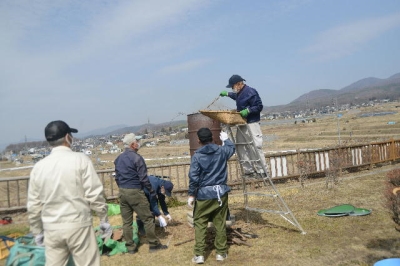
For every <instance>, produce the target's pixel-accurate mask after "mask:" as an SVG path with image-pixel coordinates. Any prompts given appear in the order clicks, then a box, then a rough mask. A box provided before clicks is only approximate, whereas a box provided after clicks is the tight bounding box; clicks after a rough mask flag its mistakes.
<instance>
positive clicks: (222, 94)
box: [219, 91, 228, 97]
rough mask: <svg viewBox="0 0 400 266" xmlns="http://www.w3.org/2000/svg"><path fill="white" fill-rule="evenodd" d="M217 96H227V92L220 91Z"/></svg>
mask: <svg viewBox="0 0 400 266" xmlns="http://www.w3.org/2000/svg"><path fill="white" fill-rule="evenodd" d="M219 96H222V97H225V96H228V92H227V91H221V93H220V94H219Z"/></svg>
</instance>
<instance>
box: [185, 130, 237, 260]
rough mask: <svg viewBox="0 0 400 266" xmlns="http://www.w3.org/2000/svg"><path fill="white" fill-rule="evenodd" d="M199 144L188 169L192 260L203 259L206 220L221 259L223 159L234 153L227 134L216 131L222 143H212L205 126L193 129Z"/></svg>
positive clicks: (223, 250) (223, 245) (224, 190)
mask: <svg viewBox="0 0 400 266" xmlns="http://www.w3.org/2000/svg"><path fill="white" fill-rule="evenodd" d="M197 136H198V138H199V143H200V145H202V146H201V147H200V148H199V149H197V150H196V151H195V153H194V154H193V157H192V161H191V163H190V169H189V191H188V194H189V197H188V206H189V207H193V205H194V211H193V223H194V228H195V246H194V255H195V256H194V257H193V259H192V262H194V263H197V264H201V263H204V251H205V247H206V241H205V240H206V234H207V225H208V221H209V220H210V221H212V223H213V224H214V226H215V231H216V236H215V241H214V245H215V249H216V252H217V256H216V259H217V261H223V260H225V259H226V258H227V257H228V256H227V251H228V245H227V237H226V217H227V214H228V192H229V191H230V190H231V189H230V187H229V186H228V185H227V181H228V172H227V162H228V160H229V158H230V157H231V156H232V155H233V154H234V153H235V145H234V144H233V142H232V141H230V140H229V139H228V134H226V133H225V132H221V133H220V138H221V140H222V142H223V146H218V145H217V144H214V143H213V136H212V133H211V130H210V129H209V128H200V129H199V130H198V131H197Z"/></svg>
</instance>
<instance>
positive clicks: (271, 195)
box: [243, 192, 278, 197]
mask: <svg viewBox="0 0 400 266" xmlns="http://www.w3.org/2000/svg"><path fill="white" fill-rule="evenodd" d="M243 194H244V195H253V196H266V197H278V194H265V193H258V192H244V193H243Z"/></svg>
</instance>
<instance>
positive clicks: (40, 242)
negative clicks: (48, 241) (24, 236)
mask: <svg viewBox="0 0 400 266" xmlns="http://www.w3.org/2000/svg"><path fill="white" fill-rule="evenodd" d="M43 241H44V235H43V233H39V234H37V235H36V236H35V243H36V245H38V246H40V247H43V246H44V244H43Z"/></svg>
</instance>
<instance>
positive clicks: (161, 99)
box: [0, 0, 400, 144]
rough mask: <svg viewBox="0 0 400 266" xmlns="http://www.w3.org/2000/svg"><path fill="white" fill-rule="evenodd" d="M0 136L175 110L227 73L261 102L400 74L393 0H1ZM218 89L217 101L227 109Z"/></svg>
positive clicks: (398, 5) (161, 115) (153, 117)
mask: <svg viewBox="0 0 400 266" xmlns="http://www.w3.org/2000/svg"><path fill="white" fill-rule="evenodd" d="M0 40H1V42H0V58H1V60H0V67H1V71H0V124H1V128H2V129H1V131H0V139H1V140H0V143H3V144H4V143H6V144H8V143H14V142H19V141H21V140H23V139H24V138H25V136H26V137H27V138H28V139H44V136H43V129H44V127H45V126H46V124H47V123H48V122H50V121H52V120H58V119H61V120H64V121H66V122H67V123H68V124H69V125H70V126H71V127H76V128H78V129H79V131H80V132H82V133H84V132H88V131H90V130H93V129H98V128H103V127H108V126H112V125H117V124H126V125H130V126H134V125H140V124H144V123H147V121H150V122H151V123H162V122H168V121H171V120H184V119H186V115H187V114H191V113H196V112H197V111H198V110H201V109H205V108H206V107H207V106H208V105H209V104H210V103H211V102H212V101H213V100H214V99H215V98H216V97H217V96H218V95H219V92H220V91H221V90H224V88H225V85H226V84H227V82H228V79H229V77H230V76H231V75H232V74H240V75H242V76H243V77H244V78H245V79H246V80H247V84H248V85H250V86H252V87H254V88H256V89H257V90H258V92H259V94H260V96H261V98H262V101H263V104H264V105H266V106H271V105H280V104H287V103H289V102H291V101H293V100H294V99H296V98H297V97H299V96H301V95H302V94H304V93H307V92H309V91H312V90H317V89H334V90H338V89H341V88H343V87H345V86H347V85H349V84H351V83H353V82H355V81H357V80H359V79H362V78H366V77H376V78H388V77H389V76H391V75H393V74H396V73H399V72H400V64H399V62H400V53H399V48H398V47H400V1H398V0H392V1H391V0H381V1H376V0H374V1H370V0H362V1H361V0H360V1H358V0H352V1H348V0H331V1H325V0H287V1H286V0H280V1H276V0H259V1H256V0H253V1H251V0H250V1H236V0H202V1H194V0H174V1H164V0H146V1H122V0H112V1H111V0H110V1H108V0H102V1H100V0H96V1H91V0H88V1H81V0H70V1H68V0H25V1H22V0H2V1H0ZM233 107H234V102H233V101H232V100H230V99H227V98H223V99H220V100H219V101H217V103H216V105H214V106H213V107H212V108H214V109H230V108H233Z"/></svg>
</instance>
